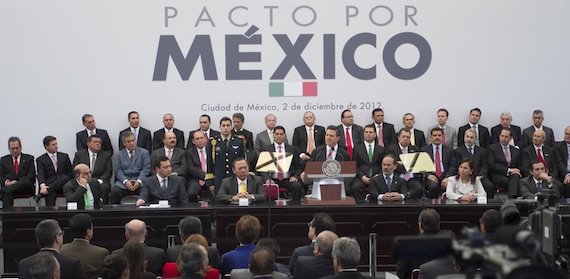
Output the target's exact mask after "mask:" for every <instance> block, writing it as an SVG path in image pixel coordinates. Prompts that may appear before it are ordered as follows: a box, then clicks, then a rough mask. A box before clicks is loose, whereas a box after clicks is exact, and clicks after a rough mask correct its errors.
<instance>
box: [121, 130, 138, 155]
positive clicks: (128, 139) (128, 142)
mask: <svg viewBox="0 0 570 279" xmlns="http://www.w3.org/2000/svg"><path fill="white" fill-rule="evenodd" d="M121 140H122V141H123V145H124V146H125V148H126V149H127V150H135V149H136V148H137V141H136V139H135V134H134V133H133V132H131V131H126V132H123V136H121Z"/></svg>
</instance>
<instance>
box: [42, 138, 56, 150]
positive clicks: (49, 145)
mask: <svg viewBox="0 0 570 279" xmlns="http://www.w3.org/2000/svg"><path fill="white" fill-rule="evenodd" d="M43 143H44V148H45V150H46V151H47V152H48V153H51V154H55V153H56V152H57V139H56V138H55V137H54V136H45V137H44V140H43Z"/></svg>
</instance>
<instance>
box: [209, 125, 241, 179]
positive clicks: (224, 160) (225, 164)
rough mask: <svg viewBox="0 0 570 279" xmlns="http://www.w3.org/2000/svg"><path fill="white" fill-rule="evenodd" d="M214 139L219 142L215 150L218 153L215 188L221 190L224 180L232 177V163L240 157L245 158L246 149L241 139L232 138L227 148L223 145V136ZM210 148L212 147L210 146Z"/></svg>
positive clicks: (215, 168)
mask: <svg viewBox="0 0 570 279" xmlns="http://www.w3.org/2000/svg"><path fill="white" fill-rule="evenodd" d="M214 139H215V140H216V142H217V143H216V147H215V149H214V152H215V153H216V157H215V158H214V176H215V177H214V186H216V189H219V187H220V185H221V183H222V179H224V178H226V177H230V176H231V175H232V162H233V161H234V160H235V159H237V158H239V157H244V156H245V149H244V148H243V141H242V140H241V139H240V138H236V137H233V136H232V137H230V139H229V140H228V146H227V147H226V145H225V144H224V143H223V141H222V139H221V136H217V137H215V138H214ZM212 141H213V140H210V141H209V142H208V145H211V143H212ZM210 148H212V147H211V146H210ZM208 156H209V157H211V156H212V154H208Z"/></svg>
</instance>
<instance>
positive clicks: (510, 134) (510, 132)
mask: <svg viewBox="0 0 570 279" xmlns="http://www.w3.org/2000/svg"><path fill="white" fill-rule="evenodd" d="M503 131H507V132H509V137H512V136H513V131H511V128H507V127H502V129H501V132H503Z"/></svg>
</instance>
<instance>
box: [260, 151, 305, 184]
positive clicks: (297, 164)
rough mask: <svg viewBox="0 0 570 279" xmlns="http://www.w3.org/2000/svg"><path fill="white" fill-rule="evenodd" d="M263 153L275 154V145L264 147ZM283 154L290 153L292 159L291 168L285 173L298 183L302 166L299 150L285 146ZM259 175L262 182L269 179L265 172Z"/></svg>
mask: <svg viewBox="0 0 570 279" xmlns="http://www.w3.org/2000/svg"><path fill="white" fill-rule="evenodd" d="M263 151H269V152H276V151H275V145H274V144H271V145H266V146H264V147H263ZM285 152H286V153H291V156H292V157H293V160H292V161H291V166H290V168H289V170H288V171H286V173H289V177H292V176H294V177H296V178H297V180H298V181H301V178H300V175H301V173H302V172H303V169H304V165H303V164H302V163H301V158H299V150H298V149H297V147H295V146H292V145H289V144H285ZM259 175H260V176H261V178H262V181H263V182H265V181H267V179H270V178H271V176H270V174H269V173H267V172H260V173H259Z"/></svg>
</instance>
